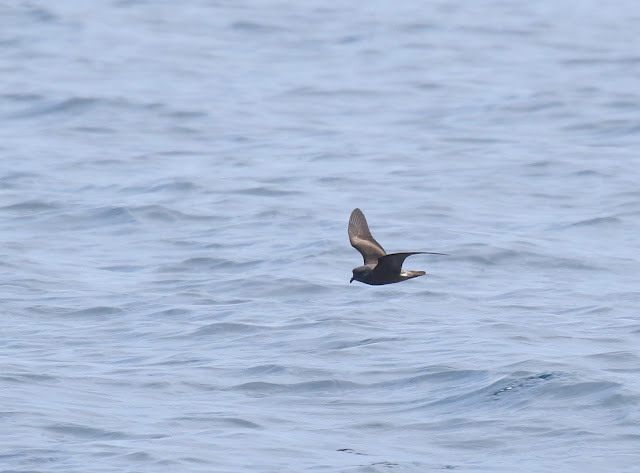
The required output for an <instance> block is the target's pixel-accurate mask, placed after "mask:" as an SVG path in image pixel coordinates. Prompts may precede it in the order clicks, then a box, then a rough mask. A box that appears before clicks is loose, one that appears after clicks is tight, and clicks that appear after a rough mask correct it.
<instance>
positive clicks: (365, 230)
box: [349, 209, 410, 266]
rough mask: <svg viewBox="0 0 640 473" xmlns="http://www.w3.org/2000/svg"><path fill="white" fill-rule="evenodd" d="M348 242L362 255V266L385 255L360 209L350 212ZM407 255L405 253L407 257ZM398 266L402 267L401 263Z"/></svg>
mask: <svg viewBox="0 0 640 473" xmlns="http://www.w3.org/2000/svg"><path fill="white" fill-rule="evenodd" d="M349 241H350V242H351V246H353V247H354V248H355V249H356V250H358V251H359V252H360V253H361V254H362V258H364V264H370V263H376V262H377V261H378V260H379V259H380V258H382V257H383V256H385V255H386V254H387V253H385V251H384V249H383V248H382V246H381V245H380V243H378V242H377V241H376V240H375V239H374V238H373V237H372V236H371V232H370V231H369V225H367V219H366V218H364V214H363V213H362V211H361V210H360V209H355V210H354V211H353V212H351V217H350V218H349ZM409 254H410V253H407V256H408V255H409ZM405 258H406V257H405ZM403 260H404V258H403ZM400 266H402V261H400Z"/></svg>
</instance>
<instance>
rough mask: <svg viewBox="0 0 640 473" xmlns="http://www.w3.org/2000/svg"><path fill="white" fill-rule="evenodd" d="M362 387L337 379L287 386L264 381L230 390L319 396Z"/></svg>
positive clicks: (265, 393)
mask: <svg viewBox="0 0 640 473" xmlns="http://www.w3.org/2000/svg"><path fill="white" fill-rule="evenodd" d="M360 387H361V385H360V384H357V383H354V382H351V381H343V380H337V379H323V380H316V381H306V382H302V383H294V384H285V383H268V382H264V381H252V382H248V383H242V384H238V385H236V386H232V387H230V388H228V389H230V390H233V391H242V392H245V393H249V394H252V395H269V394H274V393H289V394H308V393H312V394H319V393H335V392H338V393H342V392H344V391H347V390H352V389H357V388H360Z"/></svg>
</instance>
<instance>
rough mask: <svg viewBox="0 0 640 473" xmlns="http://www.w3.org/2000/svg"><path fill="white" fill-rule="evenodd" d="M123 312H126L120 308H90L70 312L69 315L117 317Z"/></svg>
mask: <svg viewBox="0 0 640 473" xmlns="http://www.w3.org/2000/svg"><path fill="white" fill-rule="evenodd" d="M122 312H124V311H123V309H120V308H118V307H106V306H97V307H90V308H88V309H82V310H76V311H73V312H69V313H68V314H67V315H74V316H81V317H84V316H96V315H116V314H120V313H122Z"/></svg>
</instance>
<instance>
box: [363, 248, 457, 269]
mask: <svg viewBox="0 0 640 473" xmlns="http://www.w3.org/2000/svg"><path fill="white" fill-rule="evenodd" d="M411 255H444V253H432V252H431V251H411V252H409V253H392V254H390V255H386V256H384V257H382V258H380V259H379V260H378V266H376V268H375V270H374V271H380V272H383V271H385V272H386V271H389V272H393V273H400V270H401V269H402V263H404V260H405V259H406V258H407V256H411Z"/></svg>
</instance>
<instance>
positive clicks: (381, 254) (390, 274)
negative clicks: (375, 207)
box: [349, 209, 444, 286]
mask: <svg viewBox="0 0 640 473" xmlns="http://www.w3.org/2000/svg"><path fill="white" fill-rule="evenodd" d="M349 241H350V242H351V246H353V247H354V248H355V249H356V250H358V251H359V252H360V253H361V254H362V258H363V259H364V266H358V267H357V268H353V277H352V278H351V281H349V282H353V281H354V280H356V281H360V282H363V283H365V284H371V285H374V286H378V285H382V284H392V283H395V282H400V281H404V280H405V279H411V278H416V277H418V276H424V275H425V274H426V273H425V272H424V271H407V270H404V269H402V263H403V262H404V260H405V259H406V258H407V256H410V255H417V254H430V255H443V254H444V253H432V252H429V251H412V252H408V253H393V254H390V255H388V254H387V253H386V252H385V251H384V249H383V248H382V246H381V245H380V243H378V242H377V241H376V240H375V238H373V236H372V235H371V232H370V231H369V225H367V219H366V218H364V214H363V213H362V211H361V210H360V209H354V211H353V212H351V217H350V218H349Z"/></svg>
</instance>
